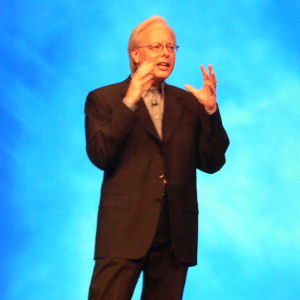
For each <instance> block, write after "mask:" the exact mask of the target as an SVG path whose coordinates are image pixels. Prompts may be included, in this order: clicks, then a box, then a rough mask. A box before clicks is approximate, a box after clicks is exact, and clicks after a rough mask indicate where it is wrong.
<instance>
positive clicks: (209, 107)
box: [204, 104, 218, 115]
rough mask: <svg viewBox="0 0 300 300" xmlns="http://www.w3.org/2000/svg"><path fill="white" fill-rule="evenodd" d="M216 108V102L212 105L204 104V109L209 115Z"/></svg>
mask: <svg viewBox="0 0 300 300" xmlns="http://www.w3.org/2000/svg"><path fill="white" fill-rule="evenodd" d="M217 108H218V105H217V104H215V105H213V106H204V109H205V111H206V112H207V113H208V114H210V115H212V114H213V113H215V112H216V110H217Z"/></svg>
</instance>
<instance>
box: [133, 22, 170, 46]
mask: <svg viewBox="0 0 300 300" xmlns="http://www.w3.org/2000/svg"><path fill="white" fill-rule="evenodd" d="M139 40H140V42H144V43H174V42H175V36H174V33H173V31H172V30H171V29H170V27H168V26H167V25H165V24H163V23H154V24H151V25H149V26H148V27H147V28H145V29H144V30H143V31H142V32H141V33H140V38H139Z"/></svg>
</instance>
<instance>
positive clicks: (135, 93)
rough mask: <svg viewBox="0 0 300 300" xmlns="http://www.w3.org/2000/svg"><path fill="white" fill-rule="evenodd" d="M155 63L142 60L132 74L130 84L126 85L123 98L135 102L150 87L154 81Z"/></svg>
mask: <svg viewBox="0 0 300 300" xmlns="http://www.w3.org/2000/svg"><path fill="white" fill-rule="evenodd" d="M154 67H155V64H154V63H153V62H148V61H146V62H144V63H143V64H142V65H141V66H140V67H139V68H138V69H137V70H136V72H135V73H134V74H133V75H132V78H131V81H130V85H129V87H128V90H127V93H126V96H125V98H126V99H127V100H128V101H129V102H130V103H131V104H135V103H137V102H138V101H139V100H140V99H141V97H142V95H143V93H144V92H145V91H147V90H148V89H149V88H151V87H152V84H153V82H154V78H153V70H154Z"/></svg>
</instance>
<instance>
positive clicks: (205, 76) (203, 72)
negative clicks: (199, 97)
mask: <svg viewBox="0 0 300 300" xmlns="http://www.w3.org/2000/svg"><path fill="white" fill-rule="evenodd" d="M200 68H201V71H202V75H203V80H204V81H205V80H207V79H208V74H207V72H206V70H205V67H204V66H203V65H200Z"/></svg>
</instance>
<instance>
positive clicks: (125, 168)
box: [85, 16, 229, 300]
mask: <svg viewBox="0 0 300 300" xmlns="http://www.w3.org/2000/svg"><path fill="white" fill-rule="evenodd" d="M177 48H178V46H177V45H176V38H175V34H174V32H173V30H172V29H171V28H170V27H169V26H168V25H167V24H166V21H165V20H164V19H163V18H161V17H158V16H156V17H152V18H150V19H148V20H146V21H144V22H142V23H141V24H139V25H138V26H137V27H136V28H135V29H134V31H133V32H132V34H131V37H130V40H129V45H128V53H129V58H130V66H131V70H132V74H131V76H130V77H129V78H127V79H126V80H125V81H123V82H120V83H117V84H113V85H109V86H105V87H102V88H99V89H96V90H94V91H92V92H91V93H89V95H88V97H87V101H86V106H85V113H86V142H87V153H88V156H89V158H90V159H91V161H92V162H93V163H94V164H95V165H96V166H97V167H99V168H100V169H102V170H104V178H103V183H102V189H101V201H100V207H99V214H98V226H97V234H96V247H95V261H96V262H95V268H94V272H93V276H92V281H91V285H90V293H89V299H90V300H91V299H108V300H112V299H116V300H123V299H131V296H132V294H133V291H134V288H135V285H136V282H137V280H138V278H139V275H140V273H141V272H142V271H143V275H144V277H143V291H142V299H164V300H166V299H172V300H176V299H181V298H182V293H183V288H184V284H185V279H186V273H187V268H188V267H189V266H192V265H195V264H196V263H197V236H198V229H197V226H198V204H197V193H196V169H197V168H198V169H200V170H202V171H204V172H207V173H214V172H216V171H218V170H219V169H220V168H221V167H222V166H223V164H224V162H225V157H224V154H225V151H226V149H227V147H228V144H229V141H228V138H227V135H226V132H225V131H224V128H223V126H222V122H221V118H220V114H219V111H218V106H217V102H216V84H217V81H216V77H215V74H214V71H213V69H212V66H211V65H209V73H207V71H206V70H205V68H204V67H203V66H202V65H201V70H202V74H203V79H204V86H203V88H202V89H200V90H196V89H195V88H193V87H192V86H190V85H186V86H185V88H186V89H187V90H188V91H189V92H186V91H184V90H182V89H179V88H176V87H174V86H170V85H168V84H166V83H165V82H164V81H165V79H166V78H168V76H169V75H170V74H171V72H172V70H173V68H174V65H175V58H176V50H177Z"/></svg>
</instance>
